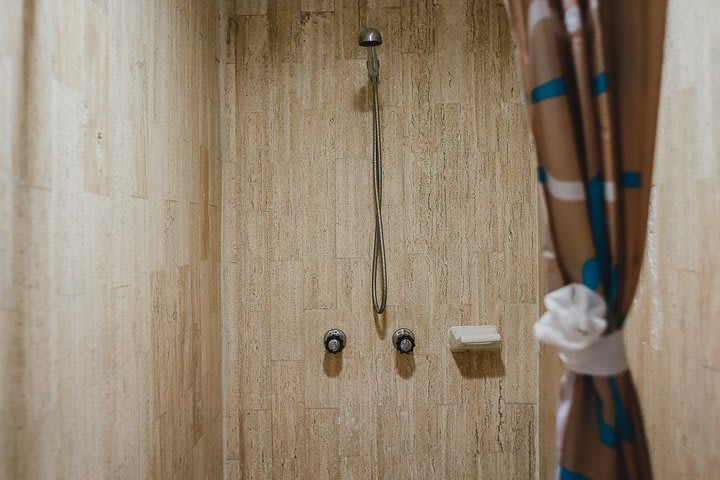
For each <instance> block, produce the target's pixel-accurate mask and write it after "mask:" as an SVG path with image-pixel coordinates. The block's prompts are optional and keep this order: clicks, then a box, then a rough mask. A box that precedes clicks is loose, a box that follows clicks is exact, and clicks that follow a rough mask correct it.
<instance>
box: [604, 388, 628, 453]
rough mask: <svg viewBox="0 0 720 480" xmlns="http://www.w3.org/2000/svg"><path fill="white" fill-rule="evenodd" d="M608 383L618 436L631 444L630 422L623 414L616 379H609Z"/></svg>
mask: <svg viewBox="0 0 720 480" xmlns="http://www.w3.org/2000/svg"><path fill="white" fill-rule="evenodd" d="M608 383H609V384H610V391H611V392H612V397H613V404H614V405H615V418H616V423H617V426H618V430H620V435H621V436H622V438H623V440H625V441H627V442H631V441H632V439H633V434H632V427H631V426H630V420H629V419H628V416H627V413H626V412H625V406H624V405H623V403H622V398H621V397H620V389H618V386H617V379H616V378H615V377H609V378H608Z"/></svg>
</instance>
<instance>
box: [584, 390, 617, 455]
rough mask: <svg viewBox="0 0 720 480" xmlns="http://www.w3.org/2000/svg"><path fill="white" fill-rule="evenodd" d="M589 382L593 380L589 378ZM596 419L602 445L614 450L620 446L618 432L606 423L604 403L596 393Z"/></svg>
mask: <svg viewBox="0 0 720 480" xmlns="http://www.w3.org/2000/svg"><path fill="white" fill-rule="evenodd" d="M588 381H589V382H592V379H591V378H590V377H588ZM595 417H596V418H597V423H598V431H599V433H600V441H601V442H602V444H603V445H606V446H608V447H612V448H614V447H616V446H617V444H618V438H617V432H616V431H615V429H614V428H613V427H612V426H610V425H608V424H607V423H605V418H604V417H603V401H602V398H600V395H598V394H597V392H595Z"/></svg>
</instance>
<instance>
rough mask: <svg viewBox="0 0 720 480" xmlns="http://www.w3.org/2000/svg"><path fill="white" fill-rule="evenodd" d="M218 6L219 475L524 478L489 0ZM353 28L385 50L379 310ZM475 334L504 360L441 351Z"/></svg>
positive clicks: (501, 44) (525, 159) (520, 113)
mask: <svg viewBox="0 0 720 480" xmlns="http://www.w3.org/2000/svg"><path fill="white" fill-rule="evenodd" d="M229 3H230V4H231V7H230V9H229V11H228V12H226V16H225V17H224V18H223V21H222V23H223V28H224V29H225V32H224V33H223V35H222V36H223V38H224V39H225V40H226V42H227V43H226V52H225V55H224V56H223V61H224V65H223V74H222V75H223V82H224V85H225V87H224V92H223V112H222V119H223V122H222V132H223V134H222V135H223V136H222V150H223V164H222V170H223V174H222V176H223V209H222V210H223V218H222V224H223V240H222V255H223V267H222V268H223V272H222V277H223V338H224V345H223V348H224V358H225V360H224V372H223V375H224V406H225V418H224V423H225V440H226V453H225V476H226V478H229V479H233V478H241V477H242V478H291V479H294V478H306V479H323V478H346V479H349V478H356V479H369V478H417V479H424V480H427V479H460V478H465V479H470V478H488V479H489V478H497V479H500V478H513V479H522V478H535V477H534V475H535V469H536V462H535V438H536V433H535V432H536V420H535V418H536V406H537V390H538V388H537V375H538V372H537V358H538V351H537V346H536V343H535V341H534V340H533V338H532V334H531V325H532V322H533V320H534V319H535V317H536V315H537V287H536V281H537V267H536V264H537V256H536V250H537V245H536V233H535V232H536V216H535V209H536V205H535V203H536V201H535V199H536V187H535V180H534V178H535V174H534V168H533V162H532V160H531V158H532V157H531V154H532V152H531V151H530V147H529V145H530V142H529V138H528V130H527V128H526V121H525V110H524V106H523V104H522V98H521V93H520V91H519V90H518V89H517V87H516V85H517V84H518V82H517V79H516V68H515V63H514V61H513V58H512V55H513V47H512V41H511V38H510V34H509V30H508V25H507V22H506V16H505V11H504V7H503V5H502V3H499V2H496V1H494V0H493V1H490V0H477V1H475V2H467V1H465V0H462V1H454V2H453V1H434V2H431V1H409V0H405V1H402V0H386V1H367V2H366V1H360V2H358V1H341V0H335V1H332V0H329V1H311V0H302V1H300V0H288V1H282V2H280V1H277V2H271V1H270V2H264V1H245V0H241V1H237V2H229ZM367 25H372V26H376V27H378V28H379V29H380V30H381V32H382V34H383V37H384V40H385V43H384V44H383V46H382V47H380V48H379V49H378V54H379V57H380V65H381V66H380V71H381V72H380V78H381V83H380V88H381V102H382V120H383V138H384V174H385V185H384V191H383V198H384V209H385V222H386V235H387V247H388V268H389V296H388V302H389V306H388V309H387V314H386V315H384V316H382V317H380V318H377V319H376V318H374V317H373V314H372V309H371V304H370V259H371V245H372V238H373V213H372V208H373V207H372V181H371V178H372V177H371V172H372V170H371V136H370V135H371V121H372V120H371V111H370V105H371V104H370V96H369V91H368V82H367V70H366V66H365V57H364V55H365V51H364V50H363V49H361V48H360V47H358V45H357V34H358V32H359V30H360V28H361V27H363V26H367ZM485 323H494V324H497V325H498V326H499V328H500V330H501V333H502V335H503V337H504V339H505V341H504V342H505V343H504V347H503V352H502V354H481V355H477V354H475V355H470V354H461V355H451V354H450V352H449V351H448V349H447V339H446V335H447V328H448V326H450V325H456V324H485ZM399 326H405V327H408V328H411V329H412V330H413V331H415V333H416V335H417V339H418V345H417V349H416V352H415V354H414V355H413V356H410V357H408V356H400V355H397V354H396V353H395V351H394V350H393V348H392V346H391V345H390V336H391V335H392V332H393V331H394V330H395V328H397V327H399ZM330 327H339V328H342V329H343V330H344V331H345V332H346V334H347V335H348V346H347V349H346V350H345V352H344V353H343V354H342V357H333V356H326V355H325V354H324V351H323V346H322V336H323V333H324V332H325V331H326V330H327V329H328V328H330Z"/></svg>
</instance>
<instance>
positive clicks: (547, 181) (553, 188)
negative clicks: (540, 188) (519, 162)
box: [538, 167, 585, 202]
mask: <svg viewBox="0 0 720 480" xmlns="http://www.w3.org/2000/svg"><path fill="white" fill-rule="evenodd" d="M538 180H539V181H540V183H542V184H544V185H545V189H546V190H547V192H548V193H549V194H550V195H552V196H553V197H555V198H557V199H558V200H564V201H566V202H582V201H584V200H585V187H584V186H583V184H582V182H576V181H568V180H558V179H557V178H555V177H553V176H552V175H551V174H550V172H548V171H547V170H546V169H544V168H542V167H539V168H538Z"/></svg>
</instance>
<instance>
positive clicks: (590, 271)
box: [582, 257, 602, 290]
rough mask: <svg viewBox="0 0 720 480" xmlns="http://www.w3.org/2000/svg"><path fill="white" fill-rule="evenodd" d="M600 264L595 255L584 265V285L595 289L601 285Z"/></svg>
mask: <svg viewBox="0 0 720 480" xmlns="http://www.w3.org/2000/svg"><path fill="white" fill-rule="evenodd" d="M601 280H602V279H601V276H600V265H598V261H597V259H596V258H595V257H593V258H589V259H588V260H586V261H585V263H583V266H582V282H583V285H585V286H586V287H588V288H589V289H591V290H595V289H597V288H598V287H599V286H600V281H601Z"/></svg>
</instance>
